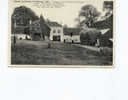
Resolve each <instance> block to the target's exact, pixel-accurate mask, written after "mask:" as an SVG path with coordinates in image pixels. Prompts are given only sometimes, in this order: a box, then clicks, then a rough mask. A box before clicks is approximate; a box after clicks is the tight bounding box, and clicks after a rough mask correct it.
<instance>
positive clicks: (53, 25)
mask: <svg viewBox="0 0 128 100" xmlns="http://www.w3.org/2000/svg"><path fill="white" fill-rule="evenodd" d="M47 24H48V26H51V27H62V25H60V24H58V23H57V22H47Z"/></svg>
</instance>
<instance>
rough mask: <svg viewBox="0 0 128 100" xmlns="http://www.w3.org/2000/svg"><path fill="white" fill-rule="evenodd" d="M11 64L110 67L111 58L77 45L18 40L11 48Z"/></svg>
mask: <svg viewBox="0 0 128 100" xmlns="http://www.w3.org/2000/svg"><path fill="white" fill-rule="evenodd" d="M11 64H15V65H18V64H20V65H21V64H22V65H32V64H34V65H56V64H57V65H112V56H110V55H109V56H104V55H101V54H100V53H98V52H94V51H90V50H88V49H85V48H82V47H78V46H77V45H72V44H66V43H59V42H51V48H48V43H47V42H45V41H27V40H19V41H17V44H16V46H15V48H14V45H13V44H12V46H11Z"/></svg>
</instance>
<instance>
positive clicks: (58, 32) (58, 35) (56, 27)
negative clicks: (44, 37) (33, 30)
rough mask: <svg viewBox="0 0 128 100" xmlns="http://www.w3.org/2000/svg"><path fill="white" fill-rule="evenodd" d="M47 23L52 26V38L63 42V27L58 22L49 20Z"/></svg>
mask: <svg viewBox="0 0 128 100" xmlns="http://www.w3.org/2000/svg"><path fill="white" fill-rule="evenodd" d="M47 25H48V26H49V27H50V29H51V31H50V40H52V41H60V42H63V36H64V34H63V27H62V25H60V24H58V23H57V22H52V21H49V22H47Z"/></svg>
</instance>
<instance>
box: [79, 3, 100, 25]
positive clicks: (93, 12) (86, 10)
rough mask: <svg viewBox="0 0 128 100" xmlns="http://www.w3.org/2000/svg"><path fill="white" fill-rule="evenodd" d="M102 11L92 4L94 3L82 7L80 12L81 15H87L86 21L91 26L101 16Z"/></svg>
mask: <svg viewBox="0 0 128 100" xmlns="http://www.w3.org/2000/svg"><path fill="white" fill-rule="evenodd" d="M99 15H100V13H99V12H98V11H97V9H96V8H95V7H94V6H92V5H85V6H83V7H82V8H81V10H80V12H79V17H80V16H83V17H85V20H84V23H85V24H86V25H87V26H88V27H91V26H92V24H93V23H94V21H96V20H97V18H98V17H99Z"/></svg>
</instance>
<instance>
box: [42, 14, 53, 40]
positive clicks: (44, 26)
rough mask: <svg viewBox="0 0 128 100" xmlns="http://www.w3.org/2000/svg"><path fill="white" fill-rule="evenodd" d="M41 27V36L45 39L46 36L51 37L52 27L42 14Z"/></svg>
mask: <svg viewBox="0 0 128 100" xmlns="http://www.w3.org/2000/svg"><path fill="white" fill-rule="evenodd" d="M40 28H41V31H42V33H41V36H42V37H43V39H45V36H47V37H48V38H49V36H50V30H51V29H50V28H49V26H48V25H47V24H46V22H45V20H44V18H43V16H42V15H41V16H40Z"/></svg>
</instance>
